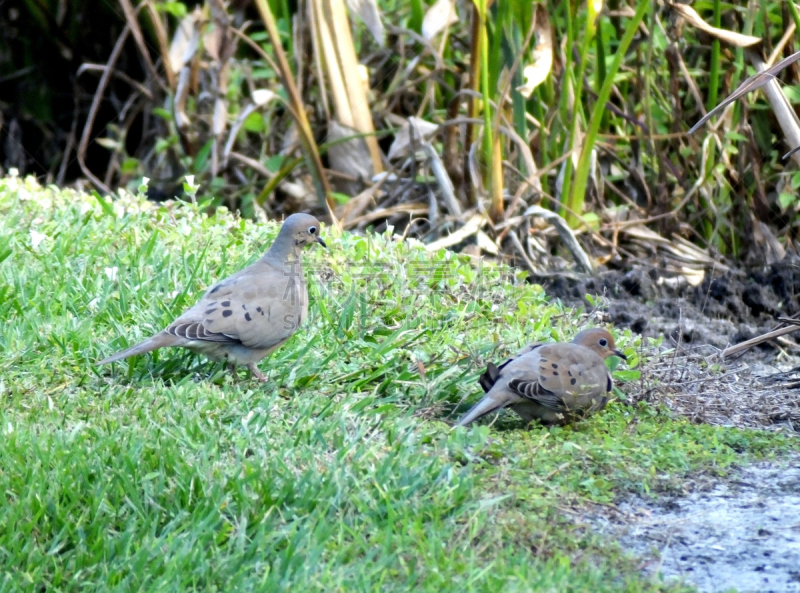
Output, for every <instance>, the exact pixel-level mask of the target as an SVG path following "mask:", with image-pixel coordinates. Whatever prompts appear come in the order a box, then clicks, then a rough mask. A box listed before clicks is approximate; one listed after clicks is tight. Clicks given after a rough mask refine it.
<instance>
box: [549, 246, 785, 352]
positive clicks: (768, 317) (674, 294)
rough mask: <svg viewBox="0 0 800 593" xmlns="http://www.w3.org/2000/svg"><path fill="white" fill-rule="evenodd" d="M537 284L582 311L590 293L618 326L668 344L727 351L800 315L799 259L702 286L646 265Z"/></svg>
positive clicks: (709, 278)
mask: <svg viewBox="0 0 800 593" xmlns="http://www.w3.org/2000/svg"><path fill="white" fill-rule="evenodd" d="M537 281H538V282H540V283H541V284H542V285H543V286H544V287H545V290H546V291H547V293H548V294H550V295H552V296H554V297H557V298H560V299H561V300H562V301H563V302H565V303H567V304H570V305H582V306H584V307H585V306H587V305H588V301H587V300H586V298H585V296H586V295H587V294H588V295H593V296H595V295H596V296H601V297H603V298H604V300H605V301H606V302H605V303H604V308H605V309H606V314H607V316H608V318H609V321H610V322H611V323H612V324H613V325H614V326H615V327H617V328H619V329H624V328H631V330H632V331H633V332H635V333H638V334H642V335H644V336H650V337H657V336H659V335H664V336H667V337H668V338H669V339H670V340H671V341H672V342H673V343H675V342H677V341H678V339H679V338H680V341H681V342H682V343H683V344H692V345H694V344H708V345H711V346H714V347H716V348H724V347H726V346H728V345H731V344H737V343H739V342H743V341H745V340H748V339H750V338H753V337H755V336H757V335H760V334H762V333H765V332H767V331H769V330H770V329H772V328H773V327H774V326H775V324H776V319H777V318H778V317H790V316H792V315H795V314H798V313H800V258H791V259H790V258H789V257H787V258H786V259H784V260H783V261H782V262H779V263H776V264H773V265H769V266H764V267H761V268H751V269H748V270H737V271H733V272H727V273H724V274H714V273H713V270H707V271H706V276H705V279H704V281H703V282H702V283H701V284H700V285H699V286H691V285H690V284H689V283H688V282H687V281H686V279H685V278H683V277H676V276H674V275H665V274H662V272H661V271H660V270H659V268H658V267H655V266H646V265H634V266H633V268H632V269H629V270H628V271H619V270H607V271H600V272H599V273H597V274H596V275H595V276H573V277H566V276H557V277H549V278H540V279H537ZM766 348H770V346H769V345H767V346H766Z"/></svg>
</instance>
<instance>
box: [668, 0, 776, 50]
mask: <svg viewBox="0 0 800 593" xmlns="http://www.w3.org/2000/svg"><path fill="white" fill-rule="evenodd" d="M667 4H668V5H669V7H670V8H671V9H672V10H674V11H675V12H676V13H678V14H679V15H680V16H682V17H683V19H684V20H685V21H686V22H687V23H689V24H690V25H692V26H693V27H695V28H696V29H700V30H701V31H703V32H705V33H708V34H709V35H711V36H712V37H716V38H717V39H719V40H720V41H724V42H725V43H727V44H729V45H732V46H734V47H750V46H752V45H756V44H758V43H761V38H760V37H753V36H752V35H742V34H741V33H734V32H733V31H728V30H726V29H717V28H716V27H712V26H711V25H709V24H708V23H707V22H705V21H704V20H703V19H702V18H700V15H699V14H697V11H696V10H695V9H694V8H692V7H691V6H687V5H686V4H677V3H673V2H668V3H667Z"/></svg>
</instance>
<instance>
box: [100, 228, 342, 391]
mask: <svg viewBox="0 0 800 593" xmlns="http://www.w3.org/2000/svg"><path fill="white" fill-rule="evenodd" d="M319 232H320V225H319V221H318V220H317V219H316V218H314V217H313V216H311V215H310V214H292V215H291V216H290V217H289V218H287V219H286V221H285V222H284V223H283V226H282V227H281V230H280V232H279V233H278V236H277V238H276V239H275V242H274V243H273V244H272V247H270V248H269V251H267V253H266V254H265V255H264V256H263V257H262V258H261V259H260V260H258V261H257V262H256V263H254V264H252V265H250V266H248V267H246V268H245V269H243V270H241V271H239V272H237V273H235V274H233V275H232V276H229V277H228V278H226V279H225V280H222V281H220V282H218V283H217V284H215V285H214V286H212V287H211V288H210V289H209V290H208V292H206V293H205V295H203V298H201V299H200V300H199V301H198V302H197V304H195V305H194V306H193V307H192V308H191V309H189V310H188V311H186V312H185V313H184V314H183V315H181V316H180V317H178V318H177V319H176V320H175V321H174V322H172V324H170V326H169V327H167V328H166V329H165V330H163V331H161V332H159V333H157V334H156V335H154V336H153V337H151V338H148V339H146V340H145V341H143V342H140V343H139V344H136V345H135V346H131V347H130V348H128V349H127V350H123V351H121V352H117V353H116V354H114V355H112V356H109V357H108V358H106V359H104V360H101V361H100V362H99V363H98V364H108V363H110V362H115V361H117V360H122V359H123V358H128V357H129V356H134V355H136V354H143V353H145V352H150V351H152V350H156V349H158V348H164V347H165V346H181V347H183V348H188V349H189V350H192V351H194V352H198V353H200V354H205V355H206V356H207V357H208V358H210V359H212V360H224V361H226V362H227V363H228V367H229V368H230V369H231V371H233V369H234V367H235V365H237V364H238V365H246V366H247V368H248V369H250V371H251V372H252V373H253V375H255V376H256V377H257V378H258V379H260V380H261V381H266V377H265V376H264V374H263V373H262V372H261V371H260V370H258V367H257V366H256V363H257V362H259V361H260V360H262V359H263V358H264V357H265V356H267V355H268V354H270V353H271V352H272V351H274V350H276V349H277V348H278V347H279V346H281V345H282V344H283V343H284V342H285V341H286V340H288V339H289V338H290V337H291V336H292V334H294V332H295V331H296V330H297V328H298V327H299V326H300V323H301V322H302V321H303V320H304V319H305V318H306V317H307V316H308V292H307V289H306V283H305V279H304V278H303V267H302V263H301V261H300V256H301V254H302V251H303V247H305V246H306V245H309V244H311V243H319V244H320V245H322V246H323V247H325V248H326V249H327V245H325V241H323V240H322V238H321V237H320V236H319Z"/></svg>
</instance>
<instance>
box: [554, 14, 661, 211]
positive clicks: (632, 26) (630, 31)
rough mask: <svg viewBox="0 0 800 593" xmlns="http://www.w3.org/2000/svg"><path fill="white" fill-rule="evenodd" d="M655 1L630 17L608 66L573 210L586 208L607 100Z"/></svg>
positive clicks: (583, 154)
mask: <svg viewBox="0 0 800 593" xmlns="http://www.w3.org/2000/svg"><path fill="white" fill-rule="evenodd" d="M651 5H652V3H651V2H650V0H639V3H638V6H637V7H636V13H635V14H634V15H633V17H632V18H631V19H630V20H629V21H628V25H627V26H626V27H625V34H624V35H623V36H622V39H621V40H620V42H619V45H618V46H617V49H616V52H615V54H614V61H613V62H611V66H610V67H609V68H608V75H607V77H606V80H605V82H603V86H602V87H601V89H600V92H599V93H598V96H597V102H596V103H595V105H594V109H593V110H592V117H591V120H590V121H589V129H588V130H587V132H586V137H585V138H584V141H583V148H582V150H581V156H580V159H579V160H578V169H577V171H576V172H575V183H574V185H573V187H572V193H571V194H570V196H569V200H568V202H567V206H568V207H569V209H570V210H571V211H572V212H575V213H578V214H579V213H580V212H582V210H583V201H584V197H585V195H586V184H587V183H588V181H589V166H590V165H591V156H592V150H594V145H595V142H596V141H597V134H598V132H599V131H600V122H601V121H602V120H603V114H604V112H605V110H606V103H607V102H608V100H609V98H610V97H611V89H612V87H613V86H614V77H615V76H616V75H617V72H619V69H620V66H622V60H623V59H625V54H626V53H627V51H628V47H630V44H631V42H632V41H633V37H634V35H635V34H636V31H637V29H638V28H639V25H640V24H641V22H642V20H643V19H644V15H645V14H646V13H647V9H648V8H650V6H651ZM576 222H577V221H576V220H575V219H574V218H573V220H572V224H575V223H576Z"/></svg>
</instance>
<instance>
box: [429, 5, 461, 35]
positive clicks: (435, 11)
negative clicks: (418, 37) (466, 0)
mask: <svg viewBox="0 0 800 593" xmlns="http://www.w3.org/2000/svg"><path fill="white" fill-rule="evenodd" d="M457 22H458V14H457V13H456V3H455V0H436V2H435V3H434V5H433V6H431V7H430V8H429V9H428V12H426V13H425V18H423V19H422V36H423V37H424V38H425V39H428V40H430V39H433V38H434V37H435V36H436V35H437V34H439V33H440V32H442V31H443V30H444V29H445V27H447V26H449V25H452V24H454V23H457Z"/></svg>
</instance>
